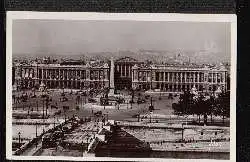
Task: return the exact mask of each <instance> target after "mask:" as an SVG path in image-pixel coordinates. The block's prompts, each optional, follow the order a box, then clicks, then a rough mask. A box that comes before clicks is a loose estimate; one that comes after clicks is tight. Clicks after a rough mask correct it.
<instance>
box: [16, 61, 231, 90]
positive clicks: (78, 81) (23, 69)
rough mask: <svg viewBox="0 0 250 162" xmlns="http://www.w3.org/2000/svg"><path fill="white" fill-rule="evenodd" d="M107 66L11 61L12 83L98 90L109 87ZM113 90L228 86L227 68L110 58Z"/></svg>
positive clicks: (29, 86) (222, 87)
mask: <svg viewBox="0 0 250 162" xmlns="http://www.w3.org/2000/svg"><path fill="white" fill-rule="evenodd" d="M110 71H111V70H110V66H109V64H107V63H97V64H92V63H91V64H89V63H86V64H81V65H80V64H76V63H73V64H71V63H66V64H65V63H64V64H43V63H32V64H27V63H26V64H20V63H19V64H14V65H13V69H12V76H13V78H14V79H13V80H12V84H13V85H15V87H17V89H30V88H33V87H39V85H41V84H42V83H43V84H45V86H46V87H47V88H51V89H57V88H59V89H60V88H61V89H62V88H65V89H89V88H93V89H102V88H109V87H110V83H109V82H110V76H111V75H110ZM112 71H114V86H115V89H125V88H127V89H130V88H133V89H144V90H149V89H158V90H161V91H165V92H183V90H190V89H191V88H193V87H195V88H196V89H197V90H198V91H200V92H202V91H209V92H213V91H216V90H217V89H218V88H220V90H222V91H226V90H227V89H228V85H229V84H228V83H227V82H228V70H227V69H226V68H225V67H224V66H222V65H221V66H218V67H208V66H197V65H185V66H184V65H160V64H152V63H150V64H149V63H148V64H145V63H143V62H138V61H137V60H135V59H132V58H129V57H125V58H121V59H118V60H116V61H114V70H112Z"/></svg>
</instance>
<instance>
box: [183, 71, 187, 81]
mask: <svg viewBox="0 0 250 162" xmlns="http://www.w3.org/2000/svg"><path fill="white" fill-rule="evenodd" d="M184 81H185V83H187V72H184Z"/></svg>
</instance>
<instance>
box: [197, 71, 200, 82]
mask: <svg viewBox="0 0 250 162" xmlns="http://www.w3.org/2000/svg"><path fill="white" fill-rule="evenodd" d="M197 81H198V82H200V72H198V74H197Z"/></svg>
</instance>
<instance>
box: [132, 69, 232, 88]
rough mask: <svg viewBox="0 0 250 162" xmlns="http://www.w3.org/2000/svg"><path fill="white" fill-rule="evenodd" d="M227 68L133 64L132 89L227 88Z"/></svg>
mask: <svg viewBox="0 0 250 162" xmlns="http://www.w3.org/2000/svg"><path fill="white" fill-rule="evenodd" d="M226 78H227V70H226V69H225V68H224V67H223V66H220V67H207V66H202V67H201V66H200V67H199V66H190V65H189V66H183V65H179V66H170V65H141V66H138V65H135V66H133V68H132V87H133V89H145V90H149V89H160V90H161V91H165V92H183V90H190V89H191V88H193V87H195V88H196V89H197V90H198V91H200V92H202V91H206V92H213V91H215V90H217V89H218V88H220V89H221V90H222V91H226V90H227V83H226V82H227V79H226Z"/></svg>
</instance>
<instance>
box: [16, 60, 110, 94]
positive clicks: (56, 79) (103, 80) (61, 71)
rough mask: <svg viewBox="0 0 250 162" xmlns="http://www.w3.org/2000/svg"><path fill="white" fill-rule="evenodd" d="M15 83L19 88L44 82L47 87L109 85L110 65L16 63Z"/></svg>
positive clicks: (82, 87)
mask: <svg viewBox="0 0 250 162" xmlns="http://www.w3.org/2000/svg"><path fill="white" fill-rule="evenodd" d="M13 68H14V72H15V73H14V77H15V79H14V83H13V84H15V85H16V86H17V87H18V88H19V89H29V88H33V87H35V86H37V85H38V86H39V85H41V83H44V84H45V85H46V87H47V88H52V89H53V88H68V89H87V88H106V87H109V66H108V64H102V65H90V64H86V65H70V64H67V65H65V64H36V63H35V64H30V65H29V64H16V65H15V66H14V67H13Z"/></svg>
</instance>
